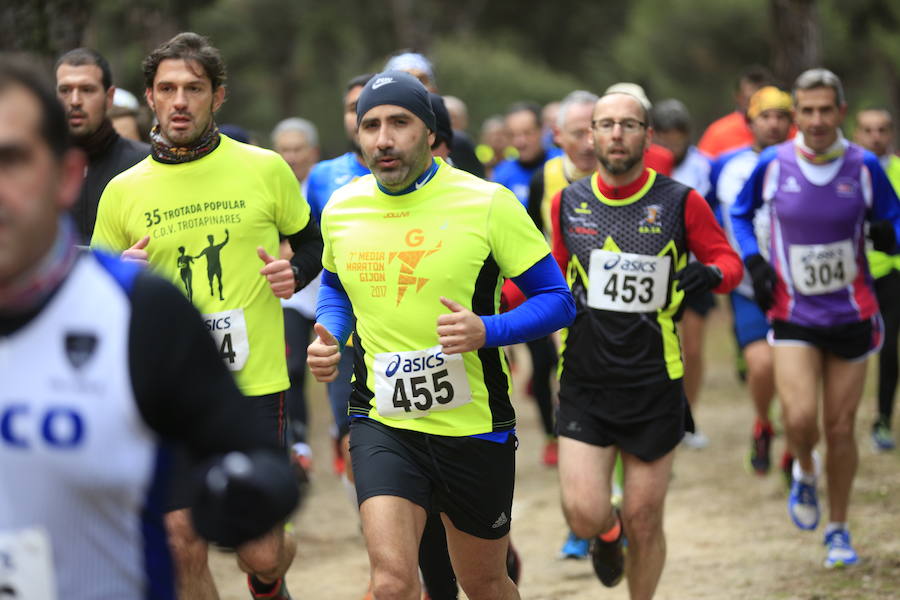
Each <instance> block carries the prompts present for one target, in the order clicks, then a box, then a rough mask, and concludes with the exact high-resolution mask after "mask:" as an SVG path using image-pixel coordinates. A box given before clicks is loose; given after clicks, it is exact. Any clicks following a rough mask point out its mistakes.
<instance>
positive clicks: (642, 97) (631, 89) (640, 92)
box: [603, 81, 653, 112]
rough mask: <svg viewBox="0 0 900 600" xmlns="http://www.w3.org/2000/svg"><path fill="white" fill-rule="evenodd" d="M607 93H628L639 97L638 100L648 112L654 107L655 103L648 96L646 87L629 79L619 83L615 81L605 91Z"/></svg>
mask: <svg viewBox="0 0 900 600" xmlns="http://www.w3.org/2000/svg"><path fill="white" fill-rule="evenodd" d="M607 94H628V95H629V96H633V97H635V98H637V101H638V102H640V103H641V106H643V107H644V110H646V111H647V112H649V111H650V109H652V108H653V104H651V103H650V98H648V97H647V93H646V92H645V91H644V88H642V87H641V86H639V85H638V84H636V83H630V82H627V81H622V82H619V83H614V84H612V85H611V86H609V87H608V88H606V91H605V92H603V95H604V96H606V95H607Z"/></svg>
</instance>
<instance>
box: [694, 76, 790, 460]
mask: <svg viewBox="0 0 900 600" xmlns="http://www.w3.org/2000/svg"><path fill="white" fill-rule="evenodd" d="M791 108H792V104H791V96H790V94H788V93H787V92H783V91H781V90H779V89H778V88H776V87H774V86H766V87H764V88H761V89H759V90H757V92H756V93H755V94H753V95H752V96H751V97H750V104H749V107H748V109H747V116H748V117H749V119H750V130H751V131H752V132H753V145H751V146H747V147H746V148H739V149H737V150H734V151H732V152H727V153H725V154H723V155H722V156H721V157H719V159H718V160H716V162H715V163H714V164H713V170H712V177H711V182H712V189H711V190H710V193H709V196H707V200H708V201H709V203H710V204H711V205H712V206H713V207H714V208H715V210H716V212H717V213H718V215H719V216H720V218H721V220H722V225H723V227H724V229H725V233H726V234H727V235H728V241H729V242H731V245H732V247H733V248H734V249H735V250H738V251H740V246H739V245H738V242H737V240H736V239H735V237H734V226H733V225H732V223H731V212H730V211H731V207H732V206H733V205H734V202H735V199H736V198H737V195H738V192H740V191H741V188H743V187H744V183H745V182H746V181H747V179H748V178H749V177H750V173H751V172H752V171H753V168H754V167H755V166H756V163H757V161H758V160H759V153H760V152H762V151H763V150H764V149H766V148H768V147H769V146H773V145H775V144H780V143H782V142H784V141H785V140H786V139H787V137H788V132H789V131H790V128H791ZM754 231H755V233H756V238H757V239H760V240H768V239H769V223H768V221H767V220H766V219H765V214H764V213H759V214H758V215H757V217H756V219H755V221H754ZM760 249H761V250H762V251H763V252H764V253H765V256H768V247H767V243H763V244H762V245H761V248H760ZM730 296H731V311H732V316H733V321H734V335H735V338H736V339H737V345H738V348H739V349H740V351H741V353H742V355H743V358H744V362H745V363H746V365H747V387H748V388H749V390H750V397H751V399H752V400H753V408H754V410H755V412H756V420H755V422H754V424H753V433H752V437H751V441H750V454H749V463H750V467H751V469H752V470H753V471H754V472H755V473H756V474H758V475H765V474H767V473H768V472H769V468H770V467H771V458H770V453H771V446H772V438H773V437H774V436H775V432H774V430H773V429H772V423H771V421H770V420H769V409H770V407H771V405H772V399H773V398H774V397H775V375H774V372H773V370H772V349H771V347H770V346H769V343H768V341H766V335H767V334H768V331H769V323H768V321H767V320H766V315H765V314H764V313H763V311H762V310H760V308H759V306H758V305H757V304H756V301H755V299H754V297H753V284H752V282H751V281H750V275H749V273H745V274H744V278H743V279H742V280H741V284H740V285H739V286H738V287H737V289H736V290H734V291H733V292H731V294H730ZM792 460H793V459H792V458H791V457H790V453H789V452H787V450H785V455H784V456H782V465H783V466H784V465H788V467H789V466H790V463H791V461H792Z"/></svg>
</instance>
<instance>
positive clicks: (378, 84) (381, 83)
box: [372, 79, 394, 90]
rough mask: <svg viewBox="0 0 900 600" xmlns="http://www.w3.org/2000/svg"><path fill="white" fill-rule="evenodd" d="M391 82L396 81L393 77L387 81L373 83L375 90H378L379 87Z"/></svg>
mask: <svg viewBox="0 0 900 600" xmlns="http://www.w3.org/2000/svg"><path fill="white" fill-rule="evenodd" d="M389 83H394V80H393V79H389V80H387V81H378V82H376V83H373V84H372V89H373V90H377V89H378V88H380V87H381V86H383V85H387V84H389Z"/></svg>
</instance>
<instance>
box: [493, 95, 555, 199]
mask: <svg viewBox="0 0 900 600" xmlns="http://www.w3.org/2000/svg"><path fill="white" fill-rule="evenodd" d="M504 119H505V123H506V129H507V131H508V132H509V138H510V142H511V144H512V146H513V147H514V148H515V149H516V151H517V152H518V153H519V156H518V157H517V158H510V159H507V160H504V161H503V162H501V163H500V164H498V165H497V166H496V167H494V172H493V173H492V174H491V181H494V182H496V183H499V184H500V185H503V186H505V187H507V188H508V189H510V190H511V191H512V193H513V194H515V195H516V198H518V199H519V202H521V203H522V205H523V206H528V190H529V186H530V184H531V177H532V176H533V175H534V173H535V172H536V171H537V170H538V169H539V168H541V166H542V165H543V164H544V163H545V162H547V160H549V159H551V158H553V157H554V156H559V155H560V153H561V152H560V150H559V148H552V149H549V150H548V149H545V148H544V144H543V140H542V138H541V107H540V106H538V105H537V104H532V103H530V102H517V103H516V104H513V105H512V106H510V107H509V109H508V110H507V111H506V116H505V118H504Z"/></svg>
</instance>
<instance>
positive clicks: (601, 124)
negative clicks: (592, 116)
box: [591, 119, 647, 133]
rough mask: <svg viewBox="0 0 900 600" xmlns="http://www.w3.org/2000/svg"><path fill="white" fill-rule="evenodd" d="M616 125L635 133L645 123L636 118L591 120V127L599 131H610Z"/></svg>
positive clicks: (627, 131)
mask: <svg viewBox="0 0 900 600" xmlns="http://www.w3.org/2000/svg"><path fill="white" fill-rule="evenodd" d="M616 125H621V126H622V130H623V131H624V132H625V133H637V132H638V131H640V130H641V129H643V128H644V127H646V126H647V124H646V123H644V122H643V121H638V120H637V119H622V120H621V121H616V120H615V119H600V120H599V121H596V120H595V121H591V127H593V128H594V129H595V130H597V131H599V132H601V133H612V130H613V129H615V128H616Z"/></svg>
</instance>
